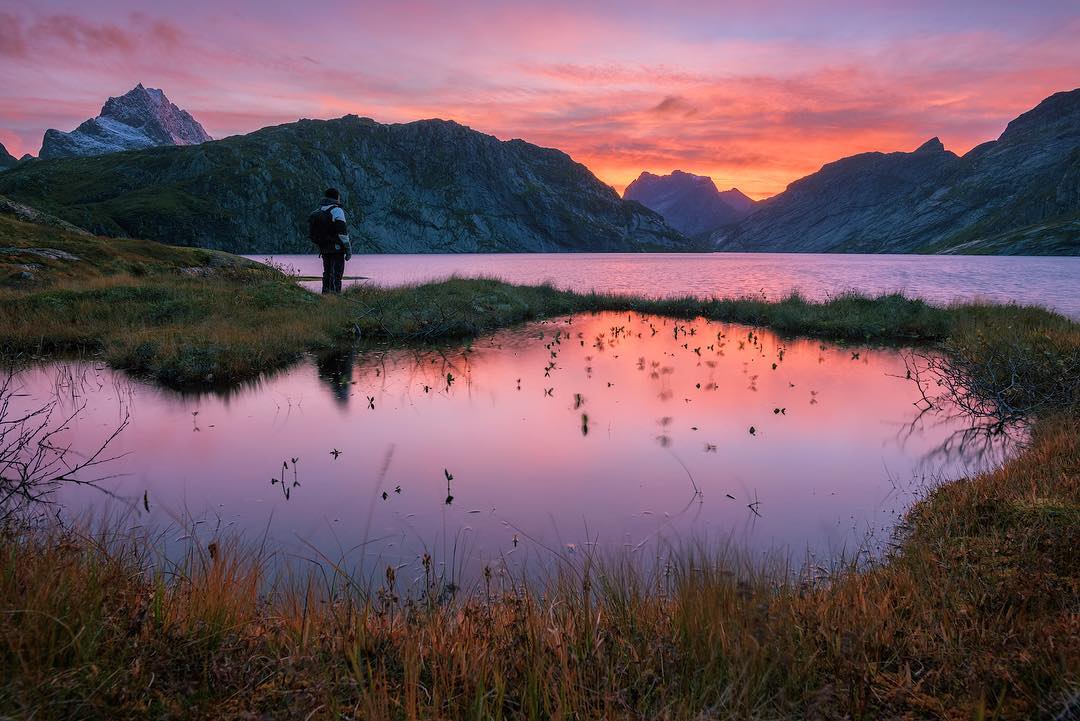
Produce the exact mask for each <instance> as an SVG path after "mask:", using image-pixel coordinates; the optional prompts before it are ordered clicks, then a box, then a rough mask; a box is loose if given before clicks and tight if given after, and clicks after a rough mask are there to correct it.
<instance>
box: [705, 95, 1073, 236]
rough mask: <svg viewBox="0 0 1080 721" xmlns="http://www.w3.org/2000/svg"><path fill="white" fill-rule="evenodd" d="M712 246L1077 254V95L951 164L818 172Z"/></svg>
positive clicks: (905, 160) (916, 157) (934, 160)
mask: <svg viewBox="0 0 1080 721" xmlns="http://www.w3.org/2000/svg"><path fill="white" fill-rule="evenodd" d="M711 241H712V244H713V246H714V247H715V248H716V249H719V250H742V251H789V252H819V253H831V252H854V253H915V252H929V253H998V254H1002V253H1004V254H1008V253H1016V254H1041V255H1076V254H1080V89H1078V90H1072V91H1069V92H1062V93H1057V94H1055V95H1052V96H1050V97H1049V98H1047V99H1045V100H1043V101H1042V102H1041V103H1039V105H1038V106H1036V107H1035V108H1034V109H1032V110H1029V111H1028V112H1026V113H1024V114H1023V115H1021V116H1019V117H1018V118H1016V119H1015V120H1013V121H1012V122H1010V123H1009V125H1008V127H1007V128H1006V129H1005V131H1004V132H1003V133H1002V134H1001V136H1000V137H999V138H998V139H997V140H994V141H991V142H988V143H983V144H982V145H979V146H977V147H975V148H973V149H972V150H971V151H969V152H968V153H967V154H965V155H964V156H963V157H957V156H956V155H955V154H953V153H951V152H949V151H947V150H945V148H944V146H943V145H942V144H941V141H940V140H938V139H937V138H933V139H931V140H929V141H927V142H926V143H924V144H923V145H922V146H921V147H919V148H918V149H917V150H915V151H914V152H911V153H863V154H861V155H855V156H852V157H850V158H844V159H842V160H838V161H836V162H833V163H829V164H828V165H825V166H824V167H823V168H822V169H821V170H819V171H818V172H816V173H814V174H812V175H809V176H807V177H805V178H802V179H800V180H797V181H795V182H794V183H792V184H791V185H789V186H788V187H787V190H785V191H784V192H782V193H780V194H779V195H776V196H774V197H772V198H769V199H767V200H764V201H761V202H760V203H758V206H757V209H756V210H755V211H754V212H753V213H751V214H750V215H749V216H747V217H746V218H745V219H744V220H743V221H742V222H740V223H739V224H738V225H737V226H734V227H732V228H724V229H721V230H719V231H717V232H715V233H714V234H713V235H712V237H711Z"/></svg>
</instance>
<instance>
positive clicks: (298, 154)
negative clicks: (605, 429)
mask: <svg viewBox="0 0 1080 721" xmlns="http://www.w3.org/2000/svg"><path fill="white" fill-rule="evenodd" d="M331 185H332V186H335V187H338V188H339V189H340V190H341V191H342V194H343V205H344V208H345V211H346V213H347V215H348V217H349V222H350V228H351V230H352V233H353V235H354V238H355V240H356V241H357V243H356V244H357V245H358V247H359V248H360V250H362V251H364V252H448V253H455V252H558V251H643V250H668V251H682V250H690V249H694V248H695V247H697V246H695V245H694V244H693V243H691V241H689V240H688V239H687V238H686V237H684V236H683V235H681V234H680V233H678V232H677V231H675V230H673V229H672V228H671V227H670V226H668V225H667V224H665V222H664V220H663V218H662V217H661V216H660V215H658V214H657V213H655V212H653V211H651V210H648V209H647V208H645V207H643V206H641V205H639V204H637V203H633V202H629V201H624V200H622V199H621V198H620V197H619V196H618V194H617V193H616V192H615V191H614V190H613V189H612V188H611V187H610V186H608V185H606V184H604V183H602V182H600V181H599V180H598V179H597V178H596V177H595V176H594V175H593V174H592V173H591V172H590V171H589V170H588V168H586V167H585V166H584V165H581V164H580V163H576V162H574V161H573V160H572V159H571V158H570V157H569V156H568V155H566V154H565V153H563V152H561V151H559V150H554V149H550V148H541V147H538V146H535V145H531V144H529V143H526V142H524V141H522V140H510V141H500V140H498V139H497V138H494V137H492V136H490V135H485V134H483V133H479V132H476V131H474V130H471V129H469V128H467V127H465V126H462V125H459V124H458V123H455V122H452V121H444V120H423V121H417V122H413V123H405V124H393V125H385V124H381V123H377V122H375V121H374V120H371V119H369V118H359V117H356V116H346V117H344V118H340V119H337V120H302V121H298V122H296V123H289V124H285V125H280V126H275V127H269V128H264V129H262V130H259V131H256V132H254V133H250V134H248V135H244V136H236V137H232V138H227V139H225V140H220V141H215V142H207V143H203V144H201V145H194V146H187V147H161V148H149V149H144V150H137V151H131V152H124V153H113V154H109V155H102V156H98V157H86V158H68V159H58V160H45V161H39V162H36V163H32V164H28V165H25V166H21V167H19V168H15V169H13V170H10V171H7V172H5V173H4V174H3V175H2V176H0V193H3V194H6V195H8V196H10V197H11V198H13V199H14V200H17V201H19V202H23V203H27V204H31V205H34V206H36V207H38V208H40V209H42V210H43V211H46V212H49V213H53V214H55V215H57V216H59V217H61V218H63V219H64V220H66V221H68V222H71V223H73V224H75V225H78V226H80V227H83V228H86V229H88V230H90V231H92V232H95V233H99V234H105V235H116V236H130V237H140V238H150V239H154V240H160V241H164V242H167V243H173V244H177V245H192V246H201V247H208V248H217V249H221V250H229V251H233V252H242V253H283V252H312V250H313V248H312V246H311V244H310V243H309V241H308V239H307V216H308V214H309V213H310V212H311V210H312V209H313V208H314V206H315V205H316V204H317V202H318V200H319V198H320V196H321V193H322V190H323V189H324V188H326V187H327V186H331Z"/></svg>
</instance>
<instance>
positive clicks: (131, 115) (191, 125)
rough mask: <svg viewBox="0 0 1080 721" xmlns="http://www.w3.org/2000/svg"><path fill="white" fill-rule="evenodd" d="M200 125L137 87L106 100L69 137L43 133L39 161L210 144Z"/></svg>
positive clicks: (161, 95)
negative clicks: (94, 116) (162, 147)
mask: <svg viewBox="0 0 1080 721" xmlns="http://www.w3.org/2000/svg"><path fill="white" fill-rule="evenodd" d="M210 139H211V138H210V136H209V135H207V134H206V131H205V130H203V127H202V125H200V124H199V123H198V121H196V120H195V118H193V117H191V115H190V114H189V113H188V112H187V111H186V110H181V109H180V108H178V107H176V106H175V105H173V104H172V103H170V102H169V99H168V98H167V97H165V93H163V92H162V91H160V90H157V89H155V88H144V87H143V85H142V83H139V84H138V85H136V86H135V87H134V88H133V89H131V90H129V91H128V92H127V93H125V94H124V95H121V96H120V97H117V98H109V99H108V100H107V101H106V102H105V105H104V106H102V108H101V114H100V115H98V116H97V117H96V118H91V119H90V120H87V121H86V122H84V123H82V124H81V125H80V126H79V127H78V128H76V129H75V130H73V131H71V132H70V133H62V132H60V131H59V130H51V129H50V130H46V131H45V138H44V140H43V141H42V144H41V153H40V157H41V159H42V160H47V159H49V158H68V157H86V156H91V155H104V154H106V153H115V152H118V151H121V150H134V149H137V148H151V147H157V146H161V145H197V144H199V143H205V142H206V141H208V140H210Z"/></svg>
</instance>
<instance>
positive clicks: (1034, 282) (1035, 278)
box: [251, 253, 1080, 318]
mask: <svg viewBox="0 0 1080 721" xmlns="http://www.w3.org/2000/svg"><path fill="white" fill-rule="evenodd" d="M251 257H253V258H255V259H256V260H266V258H265V257H263V256H251ZM271 260H272V261H273V262H275V263H278V264H280V265H284V266H286V267H289V268H294V269H296V270H297V271H299V273H300V274H302V275H309V276H318V275H320V274H321V273H322V265H321V262H320V261H319V258H318V256H315V255H280V256H275V257H273V258H272V259H271ZM346 274H347V275H350V276H366V277H367V278H368V279H369V280H366V281H363V282H370V283H375V284H378V285H400V284H402V283H419V282H427V281H431V280H439V279H442V278H446V277H448V276H450V275H453V274H458V275H465V276H476V275H484V276H492V277H496V278H499V279H501V280H505V281H508V282H511V283H523V284H536V283H542V282H545V281H551V282H553V283H554V284H555V285H556V286H558V287H560V288H566V289H569V290H576V291H590V290H599V291H605V292H612V293H633V294H639V295H642V294H643V295H648V296H676V295H696V296H701V297H712V296H722V297H733V296H746V295H753V296H759V295H764V296H765V297H767V298H769V299H776V298H781V297H783V296H785V295H787V294H788V293H790V292H791V291H793V290H798V291H799V292H800V293H802V294H803V295H804V296H806V297H807V298H811V299H814V300H825V299H827V298H829V297H831V296H835V295H837V294H840V293H844V292H847V291H851V290H855V291H858V292H860V293H864V294H868V295H878V294H881V293H892V292H896V291H900V292H903V293H905V294H907V295H909V296H912V297H916V298H923V299H925V300H928V301H930V302H932V303H939V304H945V303H951V302H953V301H957V300H959V301H969V300H985V301H993V302H996V303H1009V302H1016V303H1021V304H1025V305H1041V306H1045V307H1047V308H1051V309H1054V310H1057V311H1059V312H1061V313H1064V314H1066V315H1069V316H1071V317H1073V318H1080V258H1071V257H1070V258H1045V257H1016V256H970V255H968V256H949V255H838V254H811V253H799V254H795V253H633V254H630V253H561V254H552V253H537V254H504V255H490V254H489V255H483V254H481V255H463V254H459V255H357V256H356V257H354V258H353V260H351V261H350V262H349V264H348V266H347V268H346ZM351 282H357V281H351ZM308 285H309V286H310V287H315V286H316V285H317V283H309V284H308Z"/></svg>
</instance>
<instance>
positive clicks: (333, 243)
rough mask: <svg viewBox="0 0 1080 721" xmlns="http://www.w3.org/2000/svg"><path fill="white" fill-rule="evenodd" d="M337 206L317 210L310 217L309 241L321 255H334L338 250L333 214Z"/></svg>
mask: <svg viewBox="0 0 1080 721" xmlns="http://www.w3.org/2000/svg"><path fill="white" fill-rule="evenodd" d="M335 207H336V206H333V205H331V206H330V207H328V208H317V209H316V210H315V212H314V213H312V214H311V215H309V216H308V239H309V240H311V242H312V243H314V244H315V247H317V248H318V249H319V252H320V253H332V252H334V251H335V250H338V249H339V248H338V247H337V242H338V234H337V230H335V229H334V216H333V215H331V212H330V211H332V210H333V209H334V208H335Z"/></svg>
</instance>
